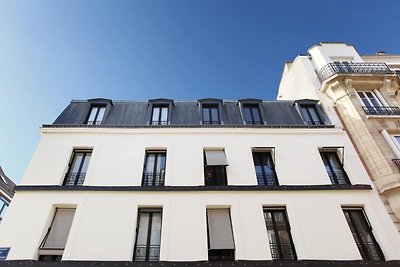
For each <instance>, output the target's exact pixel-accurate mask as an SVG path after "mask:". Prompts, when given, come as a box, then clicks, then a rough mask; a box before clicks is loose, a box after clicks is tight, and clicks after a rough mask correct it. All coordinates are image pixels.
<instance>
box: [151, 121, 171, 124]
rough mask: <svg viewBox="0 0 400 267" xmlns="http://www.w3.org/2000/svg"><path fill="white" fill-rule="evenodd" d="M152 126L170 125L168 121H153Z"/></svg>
mask: <svg viewBox="0 0 400 267" xmlns="http://www.w3.org/2000/svg"><path fill="white" fill-rule="evenodd" d="M151 125H168V121H152V122H151Z"/></svg>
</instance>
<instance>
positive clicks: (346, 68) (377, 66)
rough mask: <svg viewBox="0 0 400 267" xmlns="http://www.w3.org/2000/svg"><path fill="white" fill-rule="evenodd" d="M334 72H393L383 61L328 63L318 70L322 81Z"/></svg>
mask: <svg viewBox="0 0 400 267" xmlns="http://www.w3.org/2000/svg"><path fill="white" fill-rule="evenodd" d="M335 74H394V72H393V71H392V70H390V69H389V67H388V66H387V65H386V64H385V63H351V62H340V63H339V62H336V63H329V64H327V65H325V66H324V67H322V68H321V70H320V71H319V76H320V78H321V79H322V80H323V81H324V80H326V79H328V78H330V77H332V76H333V75H335Z"/></svg>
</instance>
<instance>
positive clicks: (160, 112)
mask: <svg viewBox="0 0 400 267" xmlns="http://www.w3.org/2000/svg"><path fill="white" fill-rule="evenodd" d="M167 124H168V106H165V105H154V106H153V112H152V115H151V125H167Z"/></svg>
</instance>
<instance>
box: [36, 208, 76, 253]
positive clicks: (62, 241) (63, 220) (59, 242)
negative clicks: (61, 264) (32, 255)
mask: <svg viewBox="0 0 400 267" xmlns="http://www.w3.org/2000/svg"><path fill="white" fill-rule="evenodd" d="M74 214H75V209H67V208H57V209H56V212H55V214H54V218H53V221H52V223H51V226H50V228H49V229H48V231H47V233H46V235H45V237H44V239H43V241H42V243H41V244H40V247H39V261H61V258H62V254H63V252H64V249H65V245H66V243H67V239H68V235H69V231H70V229H71V225H72V220H73V218H74Z"/></svg>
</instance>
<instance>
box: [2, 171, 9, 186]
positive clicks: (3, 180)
mask: <svg viewBox="0 0 400 267" xmlns="http://www.w3.org/2000/svg"><path fill="white" fill-rule="evenodd" d="M0 179H1V181H2V182H3V183H5V184H8V183H7V180H6V178H5V177H4V176H3V175H2V174H1V173H0Z"/></svg>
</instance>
